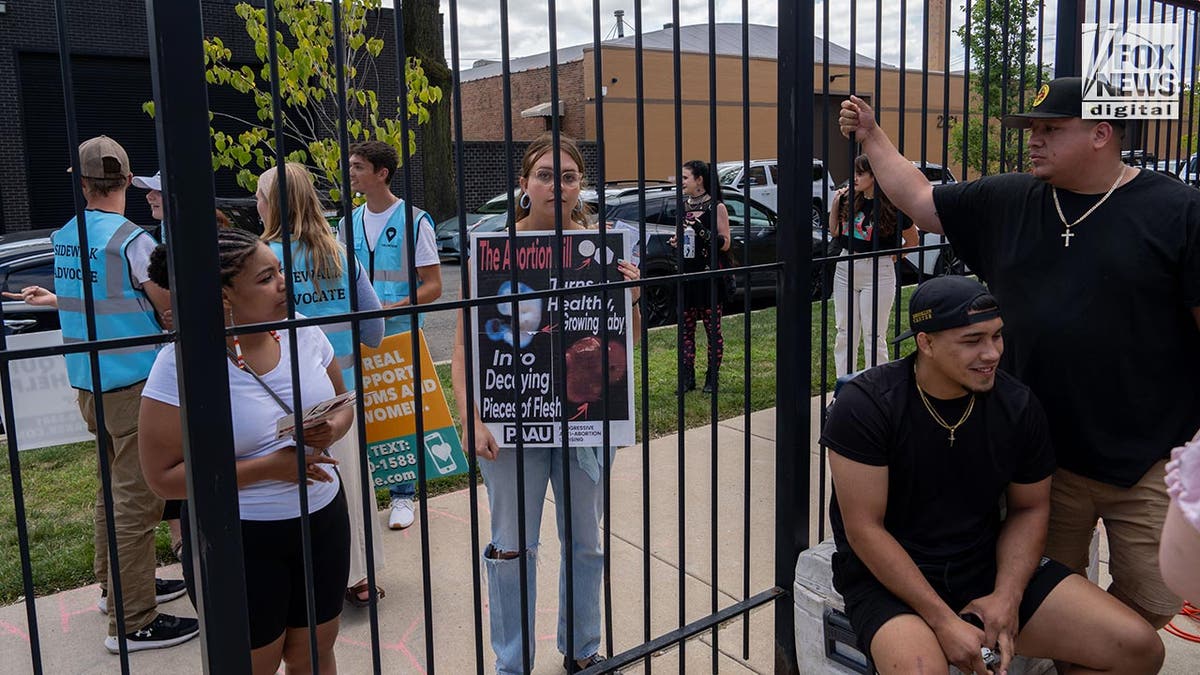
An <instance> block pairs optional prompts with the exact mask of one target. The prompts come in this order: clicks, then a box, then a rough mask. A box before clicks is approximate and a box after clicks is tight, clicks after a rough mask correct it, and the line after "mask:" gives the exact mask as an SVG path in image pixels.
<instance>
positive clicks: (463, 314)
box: [449, 0, 512, 675]
mask: <svg viewBox="0 0 1200 675" xmlns="http://www.w3.org/2000/svg"><path fill="white" fill-rule="evenodd" d="M449 4H450V77H451V82H452V86H453V92H454V93H453V109H452V114H453V115H454V130H455V135H456V136H457V138H455V139H454V179H455V185H456V187H457V189H458V205H457V206H458V214H457V215H458V246H459V251H460V254H459V260H458V263H459V279H460V280H461V281H460V283H461V288H462V296H463V297H464V298H470V297H471V296H472V295H473V294H472V293H471V288H470V285H469V284H468V283H467V279H468V278H469V271H468V269H467V267H468V265H467V260H468V258H467V254H466V252H467V251H470V238H469V237H468V236H467V213H466V204H465V202H464V200H465V196H464V195H465V194H466V178H465V175H464V168H463V163H464V162H465V158H464V156H463V131H462V128H463V115H462V79H461V74H460V69H461V63H460V57H459V54H460V53H461V51H460V45H459V39H458V0H449ZM505 164H507V165H509V166H511V165H512V162H511V161H506V162H505ZM509 173H511V169H510V170H509ZM509 193H510V194H511V188H509ZM508 201H509V204H511V203H512V198H511V197H509V200H508ZM459 322H460V325H461V326H462V338H463V352H464V357H463V363H464V364H466V367H465V368H464V369H463V370H464V371H465V372H464V377H465V382H466V387H467V396H466V397H465V399H466V404H467V405H466V409H465V410H460V411H459V415H460V416H461V417H460V419H462V420H463V430H464V431H465V433H466V441H467V466H468V471H467V476H468V477H469V480H468V481H467V493H468V494H469V495H470V500H471V505H470V511H471V561H472V565H471V598H472V601H473V607H472V620H473V621H474V628H475V635H474V637H475V639H474V646H475V673H476V675H483V673H484V656H483V580H482V578H481V577H482V571H481V569H480V564H479V561H480V559H481V558H480V555H481V551H480V547H479V455H478V453H476V451H475V396H474V394H473V393H472V392H474V391H475V369H474V368H473V367H471V366H470V365H469V364H472V363H474V362H475V360H474V342H473V340H471V336H472V335H473V333H472V329H473V322H472V321H471V310H470V309H461V310H459Z"/></svg>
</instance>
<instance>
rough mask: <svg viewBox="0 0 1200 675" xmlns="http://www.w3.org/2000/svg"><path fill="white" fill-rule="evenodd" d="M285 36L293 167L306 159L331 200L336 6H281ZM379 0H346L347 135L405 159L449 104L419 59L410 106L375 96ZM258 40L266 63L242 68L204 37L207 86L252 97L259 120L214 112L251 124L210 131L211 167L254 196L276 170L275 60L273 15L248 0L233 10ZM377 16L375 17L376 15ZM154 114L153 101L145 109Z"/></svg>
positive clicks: (337, 188) (282, 78) (282, 67)
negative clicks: (264, 176)
mask: <svg viewBox="0 0 1200 675" xmlns="http://www.w3.org/2000/svg"><path fill="white" fill-rule="evenodd" d="M274 1H275V10H276V21H277V26H278V28H279V30H277V31H276V34H275V44H276V50H277V54H278V63H279V94H280V102H281V107H280V115H281V120H280V121H281V123H282V128H283V133H284V136H285V140H284V147H285V149H287V150H288V152H287V159H288V161H295V162H300V163H302V164H304V165H305V166H307V167H308V169H309V170H310V171H311V172H312V173H313V175H314V176H316V177H317V181H318V183H319V184H320V187H321V188H322V189H324V190H327V191H328V194H329V198H330V199H331V200H332V201H333V202H335V203H336V202H339V201H340V200H341V194H342V193H341V187H342V185H341V182H342V173H341V168H340V162H341V149H340V147H339V145H338V108H337V68H336V55H335V43H334V31H333V5H332V4H330V3H328V2H322V1H320V0H274ZM380 3H381V0H344V2H342V3H341V9H342V17H341V19H342V28H343V30H344V31H345V32H346V34H345V36H344V37H345V40H344V43H343V44H344V47H345V54H344V55H343V56H344V57H345V61H344V62H345V64H346V68H345V84H346V108H347V113H348V118H347V120H346V128H347V132H348V134H349V136H350V142H351V143H354V142H357V141H367V140H378V141H383V142H385V143H388V144H390V145H392V146H393V147H395V148H396V150H397V151H398V152H399V153H400V157H401V161H404V159H405V158H407V157H409V156H411V155H412V154H413V153H415V152H416V132H415V127H416V126H417V125H420V124H424V123H426V122H427V121H428V120H429V107H430V106H432V105H434V104H436V103H437V102H438V101H440V100H441V98H442V90H441V88H439V87H437V86H435V85H433V84H432V83H431V82H430V80H429V78H428V77H427V76H426V75H425V71H424V69H423V68H422V65H421V61H420V60H419V59H416V58H409V59H407V63H406V68H405V72H404V76H405V80H406V82H407V83H408V100H407V101H406V102H405V105H404V106H403V107H401V106H400V105H399V101H386V100H385V101H382V102H381V101H380V100H379V94H378V93H377V91H376V87H377V82H378V73H377V71H376V68H375V60H376V59H377V58H379V56H380V54H381V53H382V52H383V48H384V41H383V39H382V38H380V37H379V36H378V35H377V34H368V31H375V32H376V33H377V29H378V26H379V24H380V21H379V14H380V11H379V10H380ZM235 11H236V12H237V15H238V16H239V17H241V18H242V20H243V21H245V26H246V33H247V35H249V36H250V38H251V40H252V41H253V42H254V53H255V57H256V58H257V59H258V61H259V64H260V65H259V66H258V67H256V68H252V67H250V66H248V65H242V66H237V65H235V64H234V63H232V61H231V59H232V58H233V53H232V51H231V50H230V49H229V48H227V47H226V46H225V43H224V41H222V40H221V39H220V38H219V37H215V36H214V37H211V38H208V39H205V41H204V60H205V67H206V77H207V79H208V82H209V84H212V85H217V86H224V87H232V88H233V89H235V90H236V91H238V92H241V93H243V94H246V95H248V96H252V97H253V98H254V103H255V106H256V108H257V110H258V113H257V117H258V119H257V120H244V119H239V118H237V117H234V116H232V115H230V114H228V113H225V112H222V111H219V110H214V111H211V112H210V116H211V117H212V118H217V117H224V118H227V119H231V120H233V121H235V122H237V123H239V125H240V126H243V127H245V128H244V129H243V130H242V131H240V132H238V133H226V132H224V131H217V130H211V134H212V141H213V153H212V159H213V170H214V171H216V170H218V169H222V168H224V169H230V170H232V171H236V172H237V182H238V185H241V186H242V187H244V188H246V189H247V190H249V191H251V192H253V191H254V190H255V189H256V187H257V184H258V174H259V173H260V172H261V171H262V170H264V169H266V168H268V167H270V166H273V165H274V164H275V139H274V137H273V130H274V116H273V114H272V110H271V64H270V62H269V58H268V52H267V49H268V43H267V40H268V39H269V38H268V35H267V26H266V10H265V9H263V8H257V7H254V6H252V5H250V4H248V3H244V2H243V3H240V4H238V5H237V7H236V8H235ZM372 14H374V16H375V20H374V21H370V20H369V17H370V16H371V15H372ZM144 108H145V110H146V112H147V113H149V114H150V115H153V114H154V103H153V102H148V103H146V104H145V106H144ZM401 114H406V115H408V118H409V121H410V125H409V133H408V138H407V139H404V138H402V134H401V128H400V117H399V116H400V115H401Z"/></svg>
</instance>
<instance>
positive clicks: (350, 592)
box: [346, 581, 387, 607]
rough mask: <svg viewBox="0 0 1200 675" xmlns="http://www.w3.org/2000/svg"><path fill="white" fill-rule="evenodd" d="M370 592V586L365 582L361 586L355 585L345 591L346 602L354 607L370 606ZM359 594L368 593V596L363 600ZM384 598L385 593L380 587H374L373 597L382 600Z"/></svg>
mask: <svg viewBox="0 0 1200 675" xmlns="http://www.w3.org/2000/svg"><path fill="white" fill-rule="evenodd" d="M370 590H371V587H370V585H368V584H367V582H365V581H364V582H362V583H361V584H355V585H354V586H351V587H350V588H347V589H346V602H348V603H350V604H351V605H354V606H355V607H367V606H369V605H370V604H371V596H370V595H369V592H370ZM360 593H368V595H367V597H365V598H363V597H360V596H359V594H360ZM386 596H387V593H386V592H385V591H384V590H383V588H382V587H380V586H376V587H375V597H377V598H378V599H380V600H382V599H384V597H386Z"/></svg>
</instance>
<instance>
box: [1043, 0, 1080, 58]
mask: <svg viewBox="0 0 1200 675" xmlns="http://www.w3.org/2000/svg"><path fill="white" fill-rule="evenodd" d="M1083 1H1084V0H1058V13H1057V14H1056V15H1055V27H1054V33H1055V39H1054V76H1055V77H1067V76H1069V75H1079V74H1080V73H1081V72H1082V67H1083V64H1081V63H1080V61H1081V59H1082V56H1081V53H1080V46H1081V45H1080V40H1082V37H1083V36H1082V35H1080V33H1079V30H1080V28H1081V27H1082V26H1081V25H1082V23H1083V11H1084V6H1083V5H1082V4H1081V2H1083ZM1043 11H1044V10H1043Z"/></svg>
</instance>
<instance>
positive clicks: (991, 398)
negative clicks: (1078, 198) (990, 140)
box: [821, 276, 1163, 675]
mask: <svg viewBox="0 0 1200 675" xmlns="http://www.w3.org/2000/svg"><path fill="white" fill-rule="evenodd" d="M909 316H910V319H909V322H910V325H911V326H912V329H911V330H910V331H908V332H907V333H905V334H904V335H902V336H901V339H903V338H906V337H909V336H912V335H915V336H916V340H917V353H915V354H913V355H912V356H909V357H907V358H905V359H903V360H900V361H893V362H891V363H888V364H886V365H882V366H879V367H877V368H872V369H870V370H868V371H866V372H864V373H863V374H861V375H859V376H858V377H856V378H855V379H853V380H851V381H850V382H849V383H847V384H846V386H845V387H844V388H843V390H842V391H841V392H840V393H839V394H838V397H837V400H836V401H835V402H834V404H833V406H832V408H831V410H830V414H829V419H828V421H827V422H826V425H825V429H824V431H823V433H822V437H821V443H822V444H823V445H825V446H827V447H829V448H830V450H832V452H831V453H830V455H829V462H830V467H831V469H832V475H833V484H834V496H833V501H832V504H831V505H830V521H831V524H832V526H833V533H834V540H835V541H836V543H837V553H835V554H834V557H833V584H834V587H835V588H837V590H838V592H840V593H841V594H842V597H843V598H844V599H845V601H846V613H847V615H848V616H849V618H850V623H851V625H852V626H853V627H854V630H855V634H856V635H857V638H858V644H859V648H860V649H861V650H862V651H863V653H866V654H870V655H871V657H872V658H873V660H874V662H875V667H876V668H877V669H878V670H879V672H880V673H885V674H886V673H911V672H926V671H927V670H929V668H930V666H931V664H937V668H935V669H940V667H941V665H940V664H942V663H946V662H949V663H952V664H954V665H955V666H957V667H958V668H959V669H960V670H962V671H963V672H964V673H970V672H972V671H974V672H975V673H978V674H979V675H985V673H987V672H988V671H987V667H986V666H985V664H984V659H983V648H984V647H986V648H988V649H989V650H990V649H995V648H997V647H998V649H999V652H1000V662H999V664H998V667H996V668H995V672H997V673H1000V672H1004V671H1005V670H1006V669H1007V667H1008V663H1009V660H1010V659H1011V658H1012V656H1013V655H1014V654H1023V655H1027V656H1037V657H1047V658H1053V659H1056V660H1059V661H1064V662H1068V663H1071V664H1076V665H1077V666H1079V667H1081V668H1088V669H1091V670H1089V671H1088V672H1096V671H1108V670H1112V671H1113V672H1121V673H1154V672H1157V670H1158V668H1159V666H1160V665H1161V664H1162V658H1163V645H1162V642H1161V641H1160V640H1159V638H1158V635H1157V634H1156V633H1155V632H1154V629H1153V628H1151V627H1150V625H1149V624H1147V623H1146V622H1145V621H1144V620H1143V619H1142V618H1141V617H1139V616H1138V615H1137V613H1136V612H1134V611H1133V610H1131V609H1130V608H1128V607H1126V606H1124V605H1123V604H1121V602H1120V601H1118V600H1117V599H1115V598H1113V597H1112V596H1110V595H1108V594H1106V593H1105V592H1103V591H1101V590H1100V589H1099V588H1097V587H1096V586H1094V585H1092V584H1091V583H1089V582H1088V581H1087V580H1086V579H1085V578H1083V577H1081V576H1079V575H1076V574H1072V573H1071V572H1070V570H1068V569H1067V568H1066V567H1065V566H1063V565H1062V564H1060V563H1058V562H1055V561H1053V560H1050V559H1049V558H1044V557H1042V549H1043V547H1044V543H1045V539H1046V522H1047V518H1048V514H1049V512H1050V476H1051V474H1052V473H1053V472H1054V452H1053V449H1052V446H1051V444H1050V440H1049V437H1048V433H1047V429H1046V420H1045V416H1044V415H1043V413H1042V409H1041V405H1040V404H1039V403H1038V401H1037V398H1035V397H1034V396H1033V394H1032V393H1031V392H1030V391H1029V389H1028V388H1027V387H1025V386H1024V385H1023V384H1021V383H1020V382H1018V381H1017V380H1016V379H1014V378H1013V377H1012V376H1011V375H1008V374H1007V373H1004V372H1002V371H999V370H997V365H998V364H999V362H1000V357H1001V354H1002V353H1003V352H1004V343H1003V340H1002V338H1001V334H1000V329H1001V327H1002V325H1003V321H1002V320H1001V318H1000V312H999V309H998V308H997V306H996V301H995V300H994V299H993V298H992V296H991V295H989V294H988V292H987V290H986V289H985V288H984V287H983V286H982V285H980V284H979V283H978V282H976V281H973V280H971V279H968V278H966V277H955V276H948V277H938V278H936V279H932V280H930V281H927V282H925V283H924V284H922V285H921V286H920V287H919V288H918V289H917V290H916V292H915V293H913V296H912V300H911V304H910V308H909ZM1002 497H1003V498H1004V499H1005V500H1006V510H1007V513H1006V516H1005V517H1004V519H1003V520H1002V519H1001V514H1000V499H1001V498H1002ZM960 615H961V617H968V618H967V619H964V618H961V617H960ZM976 621H977V622H978V626H977V625H972V622H976ZM922 664H924V668H923V667H922ZM943 672H944V671H943Z"/></svg>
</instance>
